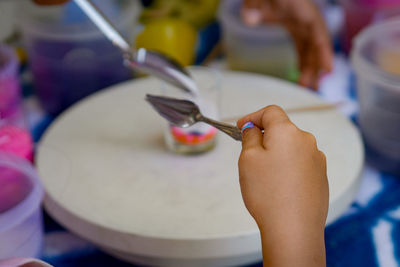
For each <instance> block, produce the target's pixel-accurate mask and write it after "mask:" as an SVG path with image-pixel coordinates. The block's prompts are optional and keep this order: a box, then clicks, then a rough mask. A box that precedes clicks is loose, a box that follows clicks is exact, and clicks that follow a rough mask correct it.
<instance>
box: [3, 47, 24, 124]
mask: <svg viewBox="0 0 400 267" xmlns="http://www.w3.org/2000/svg"><path fill="white" fill-rule="evenodd" d="M18 67H19V64H18V59H17V56H16V55H15V53H14V51H13V50H12V49H11V48H9V47H7V46H5V45H1V44H0V120H1V123H5V122H6V123H8V124H15V125H18V126H23V125H24V119H23V112H22V106H21V88H20V84H19V80H18Z"/></svg>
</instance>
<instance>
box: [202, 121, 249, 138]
mask: <svg viewBox="0 0 400 267" xmlns="http://www.w3.org/2000/svg"><path fill="white" fill-rule="evenodd" d="M198 120H199V121H202V122H205V123H207V124H210V125H212V126H214V127H215V128H217V129H218V130H220V131H222V132H224V133H226V134H227V135H229V136H230V137H232V138H233V139H235V140H237V141H242V133H241V131H240V129H239V128H238V127H236V126H233V125H231V124H228V123H224V122H220V121H215V120H212V119H209V118H207V117H204V116H201V117H199V118H198Z"/></svg>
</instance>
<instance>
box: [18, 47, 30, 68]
mask: <svg viewBox="0 0 400 267" xmlns="http://www.w3.org/2000/svg"><path fill="white" fill-rule="evenodd" d="M15 53H16V54H17V56H18V59H19V62H20V63H21V64H24V63H25V62H26V61H27V59H28V56H27V54H26V51H25V50H24V49H23V48H21V47H17V48H16V49H15Z"/></svg>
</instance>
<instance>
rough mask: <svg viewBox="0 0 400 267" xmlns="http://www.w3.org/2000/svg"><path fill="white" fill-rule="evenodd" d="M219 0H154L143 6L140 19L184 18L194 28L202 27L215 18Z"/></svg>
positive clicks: (144, 20) (147, 20)
mask: <svg viewBox="0 0 400 267" xmlns="http://www.w3.org/2000/svg"><path fill="white" fill-rule="evenodd" d="M219 2H220V1H219V0H168V1H166V0H154V1H153V3H152V5H151V6H150V7H148V8H145V9H144V10H143V12H142V14H141V18H140V20H141V21H142V22H144V23H146V22H149V21H152V20H154V19H157V18H165V17H169V18H177V19H182V20H185V21H186V22H188V23H190V24H191V25H192V26H194V27H195V28H202V27H205V26H207V25H208V24H210V23H211V22H213V21H214V20H215V17H216V13H217V10H218V5H219Z"/></svg>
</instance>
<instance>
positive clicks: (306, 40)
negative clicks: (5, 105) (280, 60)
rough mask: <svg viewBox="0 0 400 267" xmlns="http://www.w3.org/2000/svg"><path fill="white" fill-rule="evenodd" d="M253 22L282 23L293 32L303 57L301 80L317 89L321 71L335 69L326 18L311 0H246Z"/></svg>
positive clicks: (245, 12) (244, 10)
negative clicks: (324, 18)
mask: <svg viewBox="0 0 400 267" xmlns="http://www.w3.org/2000/svg"><path fill="white" fill-rule="evenodd" d="M241 11H242V12H241V14H242V18H243V20H244V21H245V22H246V23H247V24H249V25H257V24H259V23H262V22H275V23H281V24H282V25H284V26H285V27H286V29H287V30H288V31H289V32H290V34H291V35H292V38H293V40H294V42H295V45H296V50H297V55H298V58H299V68H300V79H299V83H300V84H301V85H303V86H308V87H312V88H314V89H316V88H317V87H318V81H319V77H320V75H321V74H323V73H324V72H329V71H331V69H332V57H333V56H332V48H331V43H330V37H329V33H328V31H327V29H326V26H325V22H324V20H323V18H322V16H321V14H320V12H319V10H318V8H317V7H316V6H315V4H314V3H313V2H312V1H311V0H244V2H243V7H242V10H241Z"/></svg>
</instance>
